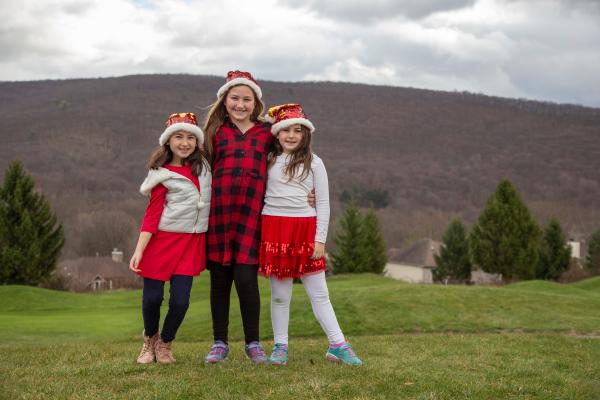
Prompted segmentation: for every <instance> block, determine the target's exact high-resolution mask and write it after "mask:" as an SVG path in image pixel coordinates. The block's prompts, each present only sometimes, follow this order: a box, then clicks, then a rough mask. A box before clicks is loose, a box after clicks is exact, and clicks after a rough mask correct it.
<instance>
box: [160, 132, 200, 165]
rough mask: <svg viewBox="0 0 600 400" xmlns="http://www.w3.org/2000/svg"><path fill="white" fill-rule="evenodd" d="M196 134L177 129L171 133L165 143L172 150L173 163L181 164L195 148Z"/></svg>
mask: <svg viewBox="0 0 600 400" xmlns="http://www.w3.org/2000/svg"><path fill="white" fill-rule="evenodd" d="M196 143H197V139H196V135H194V134H193V133H190V132H186V131H178V132H175V133H174V134H172V135H171V137H170V138H169V141H168V142H167V145H168V146H169V148H170V149H171V151H172V152H173V160H172V163H173V164H181V163H182V162H183V160H184V159H185V158H186V157H188V156H190V155H191V154H192V153H193V152H194V150H195V149H196Z"/></svg>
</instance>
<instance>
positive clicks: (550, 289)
mask: <svg viewBox="0 0 600 400" xmlns="http://www.w3.org/2000/svg"><path fill="white" fill-rule="evenodd" d="M260 284H261V293H262V314H261V315H263V318H262V320H261V331H262V334H263V335H265V336H266V337H269V336H270V335H271V326H270V319H269V289H268V282H267V281H266V280H265V279H261V280H260ZM329 288H330V292H331V298H332V303H333V305H334V307H335V310H336V313H337V317H338V319H339V321H340V323H341V325H342V327H343V329H344V331H345V333H346V334H348V335H350V336H356V335H368V334H375V333H377V334H394V333H400V332H463V333H468V332H498V331H505V330H506V331H512V330H518V331H526V332H565V331H571V330H573V331H576V332H591V333H595V334H598V333H600V313H598V310H600V293H598V292H596V291H591V290H583V289H579V288H577V286H574V285H559V284H547V283H545V282H538V281H536V282H528V283H527V284H526V285H510V286H507V287H500V288H489V287H472V286H452V285H449V286H439V285H410V284H404V283H401V282H398V281H395V280H392V279H388V278H383V277H380V276H375V275H368V274H367V275H355V276H336V277H332V278H330V279H329ZM294 289H295V290H294V292H295V293H294V300H293V301H292V312H291V320H290V335H292V336H320V335H322V332H321V328H320V326H319V325H318V324H317V322H316V321H315V319H314V317H313V315H312V310H311V308H310V303H309V301H308V299H307V297H306V294H305V292H304V289H303V288H302V287H301V285H295V287H294ZM167 297H168V296H167ZM165 303H166V302H165ZM0 304H2V306H0V335H1V336H2V337H3V338H4V339H5V341H6V342H7V343H15V342H16V343H18V342H35V343H44V342H50V343H53V342H56V341H60V340H64V339H65V338H68V339H69V340H71V341H72V340H84V341H85V340H91V339H93V340H97V339H106V340H115V341H123V340H130V339H132V338H135V337H137V336H139V332H140V329H141V327H142V321H141V311H140V307H141V306H140V304H141V291H139V290H136V291H119V292H113V293H102V294H73V293H64V292H55V291H48V290H44V289H36V288H29V287H23V286H0ZM233 304H234V305H235V304H236V303H235V302H234V303H233ZM594 310H595V311H594ZM210 321H211V320H210V307H209V300H208V279H207V277H204V276H203V277H201V278H200V279H197V280H196V282H195V284H194V289H193V290H192V299H191V305H190V310H189V312H188V315H187V316H186V321H185V323H184V324H183V326H182V329H181V332H180V334H179V335H178V338H179V339H180V340H183V341H195V340H199V339H204V340H207V339H208V338H210V335H211V322H210ZM231 326H232V327H231V336H232V340H239V339H241V337H240V335H241V333H242V332H241V331H242V330H241V322H240V319H239V312H238V311H237V308H236V307H235V306H234V307H232V321H231Z"/></svg>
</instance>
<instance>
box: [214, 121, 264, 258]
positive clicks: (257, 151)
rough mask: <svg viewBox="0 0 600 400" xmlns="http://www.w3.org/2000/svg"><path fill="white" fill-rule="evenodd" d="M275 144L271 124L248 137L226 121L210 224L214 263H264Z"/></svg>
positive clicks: (217, 157)
mask: <svg viewBox="0 0 600 400" xmlns="http://www.w3.org/2000/svg"><path fill="white" fill-rule="evenodd" d="M273 143H274V137H273V135H272V134H271V125H270V124H268V123H259V124H256V125H254V126H253V127H252V128H250V129H249V130H248V131H246V133H242V132H241V131H240V130H239V129H238V128H237V127H236V126H235V125H234V124H233V123H232V122H230V121H229V120H226V121H225V123H224V124H223V126H221V128H220V129H219V131H218V132H217V134H216V135H215V145H214V151H215V160H214V162H213V170H212V174H213V176H212V198H211V203H210V218H209V222H208V250H207V256H208V259H209V260H210V261H213V262H216V263H218V264H221V265H232V264H234V263H235V264H258V251H259V247H260V213H261V211H262V207H263V202H264V197H265V189H266V180H267V155H268V152H269V151H270V150H271V148H272V147H273Z"/></svg>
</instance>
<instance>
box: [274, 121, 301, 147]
mask: <svg viewBox="0 0 600 400" xmlns="http://www.w3.org/2000/svg"><path fill="white" fill-rule="evenodd" d="M303 138H304V132H303V130H302V125H300V124H294V125H291V126H288V127H286V128H282V129H281V130H280V131H279V132H277V140H278V141H279V144H280V145H281V148H282V149H283V152H284V153H286V154H291V153H293V152H294V151H296V150H297V149H298V148H299V147H300V145H301V144H302V139H303Z"/></svg>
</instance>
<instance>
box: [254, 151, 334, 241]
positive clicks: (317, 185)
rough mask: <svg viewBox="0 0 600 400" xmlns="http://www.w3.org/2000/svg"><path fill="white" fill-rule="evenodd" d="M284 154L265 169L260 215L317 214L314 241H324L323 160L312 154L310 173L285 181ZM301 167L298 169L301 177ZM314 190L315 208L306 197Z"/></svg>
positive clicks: (326, 198)
mask: <svg viewBox="0 0 600 400" xmlns="http://www.w3.org/2000/svg"><path fill="white" fill-rule="evenodd" d="M286 159H287V155H286V154H285V153H284V154H281V155H279V156H278V157H277V159H276V161H275V164H274V165H273V166H272V167H271V168H270V169H269V178H268V180H267V192H266V194H265V206H264V207H263V210H262V213H263V214H264V215H275V216H285V217H313V216H315V215H316V216H317V234H316V236H315V241H316V242H321V243H325V241H326V239H327V229H328V228H329V183H328V181H327V171H326V170H325V165H323V161H322V160H321V159H320V158H319V157H317V156H316V155H315V154H313V160H312V164H311V172H310V173H309V174H308V176H307V177H306V178H305V179H304V180H303V181H299V179H298V178H294V179H292V180H291V181H289V182H288V176H287V174H285V173H284V172H283V169H284V167H285V164H286ZM302 171H303V167H302V166H300V168H299V169H298V173H297V176H298V177H299V176H301V175H302ZM313 189H314V190H315V197H316V210H315V209H314V208H312V207H311V206H310V205H309V204H308V200H307V196H308V194H309V193H310V192H311V190H313Z"/></svg>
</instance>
